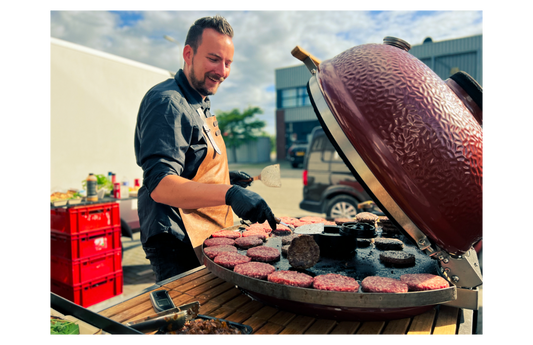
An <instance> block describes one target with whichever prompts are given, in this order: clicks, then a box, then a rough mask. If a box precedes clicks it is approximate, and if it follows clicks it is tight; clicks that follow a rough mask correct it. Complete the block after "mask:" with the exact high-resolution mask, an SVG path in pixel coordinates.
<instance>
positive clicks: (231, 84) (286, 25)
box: [51, 11, 482, 134]
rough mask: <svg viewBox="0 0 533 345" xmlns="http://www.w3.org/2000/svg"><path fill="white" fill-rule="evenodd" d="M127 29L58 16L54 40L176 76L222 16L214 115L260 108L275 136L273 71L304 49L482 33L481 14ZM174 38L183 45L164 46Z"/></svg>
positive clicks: (264, 16) (98, 16)
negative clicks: (191, 47) (196, 41)
mask: <svg viewBox="0 0 533 345" xmlns="http://www.w3.org/2000/svg"><path fill="white" fill-rule="evenodd" d="M140 14H141V19H139V20H136V21H135V20H134V21H132V22H128V21H126V22H123V21H122V20H121V17H120V15H119V14H118V13H117V12H107V11H78V12H69V11H59V12H52V15H51V36H52V37H56V38H60V39H64V40H67V41H70V42H74V43H77V44H81V45H84V46H88V47H90V48H94V49H98V50H102V51H105V52H108V53H111V54H115V55H118V56H122V57H125V58H128V59H132V60H135V61H140V62H143V63H146V64H149V65H153V66H156V67H160V68H165V69H168V70H170V71H173V72H175V71H176V70H177V69H178V68H179V67H180V62H181V57H180V56H181V49H182V48H183V42H184V40H185V36H186V33H187V30H188V28H189V27H190V26H191V24H192V23H193V21H194V20H195V19H197V18H200V17H203V16H208V15H209V16H210V15H214V14H220V15H222V16H224V17H226V18H227V19H228V21H229V22H230V24H231V25H232V26H233V28H234V31H235V37H234V39H233V41H234V45H235V56H234V63H233V65H232V71H231V74H230V77H229V78H228V79H227V80H226V81H225V82H224V83H223V84H222V86H221V87H220V89H219V91H218V93H217V95H215V96H212V97H211V99H212V103H213V109H215V110H222V111H228V110H231V109H233V108H239V109H244V108H246V107H248V106H259V107H261V108H262V109H263V111H264V114H263V115H261V116H260V118H261V119H263V120H265V121H267V123H268V128H267V130H268V131H269V132H271V133H272V134H273V133H274V127H275V123H274V118H275V115H274V112H275V93H274V92H273V91H270V92H269V91H267V89H268V88H269V87H270V90H272V86H273V85H274V70H275V69H276V68H280V67H286V66H293V65H297V64H299V63H301V62H300V61H298V60H296V59H295V58H294V57H292V55H291V53H290V52H291V50H292V49H293V48H294V47H295V46H296V45H300V46H302V47H303V48H304V49H306V50H307V51H309V52H310V53H311V54H313V55H315V56H316V57H317V58H319V59H322V60H324V59H328V58H331V57H333V56H335V55H337V54H339V53H341V52H343V51H345V50H346V49H349V48H351V47H353V46H356V45H360V44H366V43H381V42H382V40H383V37H385V36H395V37H399V38H402V39H404V40H406V41H407V42H409V43H411V44H412V45H415V44H421V43H422V41H423V39H424V38H426V37H428V36H431V37H432V38H433V40H434V41H439V40H444V39H452V38H459V37H464V36H470V35H475V34H481V33H482V18H481V17H482V14H481V12H480V11H447V12H426V13H423V14H421V13H415V12H410V11H383V12H364V11H210V12H206V11H146V12H141V13H140ZM164 35H168V36H171V37H173V38H174V39H175V40H176V41H178V43H179V45H176V44H174V43H172V42H169V41H167V40H165V39H164V38H163V36H164Z"/></svg>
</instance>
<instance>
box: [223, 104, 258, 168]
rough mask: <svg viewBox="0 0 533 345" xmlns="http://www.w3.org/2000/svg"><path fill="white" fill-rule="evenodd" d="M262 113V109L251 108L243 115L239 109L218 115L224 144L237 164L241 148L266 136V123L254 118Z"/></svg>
mask: <svg viewBox="0 0 533 345" xmlns="http://www.w3.org/2000/svg"><path fill="white" fill-rule="evenodd" d="M262 113H263V110H261V108H259V107H251V106H250V107H248V108H247V109H245V110H244V111H243V112H242V113H241V112H240V111H239V109H233V110H232V111H230V112H220V113H217V121H218V126H219V127H220V131H221V132H222V135H223V136H224V143H225V144H226V146H227V147H228V148H230V149H231V150H232V152H233V157H235V162H236V161H237V148H238V147H239V146H241V145H242V144H245V143H247V142H249V141H253V140H257V138H258V137H262V136H265V135H266V133H265V132H264V131H263V128H264V127H265V126H266V122H265V121H261V120H257V119H255V118H254V116H255V115H256V114H262Z"/></svg>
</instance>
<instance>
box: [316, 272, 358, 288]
mask: <svg viewBox="0 0 533 345" xmlns="http://www.w3.org/2000/svg"><path fill="white" fill-rule="evenodd" d="M313 287H314V288H315V289H318V290H329V291H347V292H354V291H357V290H359V283H358V282H357V281H356V280H355V279H354V278H352V277H346V276H343V275H340V274H336V273H327V274H322V275H319V276H316V277H315V278H314V279H313Z"/></svg>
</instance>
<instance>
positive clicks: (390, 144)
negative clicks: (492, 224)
mask: <svg viewBox="0 0 533 345" xmlns="http://www.w3.org/2000/svg"><path fill="white" fill-rule="evenodd" d="M409 48H410V46H409V44H408V43H406V42H404V41H402V40H399V39H394V38H386V39H385V43H384V44H365V45H361V46H356V47H353V48H351V49H349V50H346V51H345V52H343V53H341V54H339V55H337V56H335V57H334V58H332V59H329V60H326V61H323V62H321V63H320V66H319V67H320V70H319V71H316V72H315V73H314V75H313V77H311V79H310V81H309V85H308V88H309V95H310V98H311V101H312V104H313V106H314V109H315V112H316V114H317V116H318V118H319V120H320V122H321V124H322V127H323V128H324V130H325V131H326V133H327V134H328V136H329V137H330V140H331V141H332V142H333V144H334V145H335V146H336V148H337V150H338V151H339V154H340V155H341V156H343V159H344V160H345V162H346V164H347V165H348V167H350V168H351V170H352V172H353V173H354V175H356V177H358V179H359V180H360V182H362V184H363V185H364V186H365V187H366V188H367V190H368V191H369V192H370V194H371V195H373V197H374V200H375V201H376V202H377V203H378V204H379V205H380V206H381V207H382V208H383V209H384V210H385V212H386V213H387V215H389V217H391V218H392V219H393V221H395V222H396V223H397V225H399V226H401V227H402V228H403V229H404V230H405V231H406V232H408V233H409V234H410V235H412V236H411V237H413V234H414V237H415V240H418V238H419V237H421V236H418V234H422V233H423V234H425V236H427V237H428V238H429V239H430V240H431V241H432V242H433V243H434V244H436V245H437V246H439V247H440V248H442V249H444V250H445V251H446V252H448V253H451V254H457V255H460V254H462V253H465V252H467V251H468V250H469V249H470V248H471V247H472V245H473V244H475V243H476V242H478V241H479V240H480V239H481V237H482V177H483V131H482V128H481V125H480V124H479V123H478V121H476V118H475V117H474V116H473V114H472V113H471V111H470V110H469V109H468V108H467V106H465V104H464V103H463V101H462V100H461V99H460V98H459V97H458V96H457V95H456V94H455V93H454V91H453V90H452V89H451V88H450V87H449V86H448V85H447V84H446V83H445V82H444V81H443V80H442V79H440V78H439V77H438V76H437V75H436V74H435V73H434V72H433V71H432V70H431V69H430V68H429V67H428V66H426V65H425V64H424V63H423V62H421V61H420V60H418V59H417V58H416V57H414V56H413V55H411V54H410V53H409V52H408V49H409ZM422 237H424V236H423V235H422ZM423 241H424V238H420V242H423Z"/></svg>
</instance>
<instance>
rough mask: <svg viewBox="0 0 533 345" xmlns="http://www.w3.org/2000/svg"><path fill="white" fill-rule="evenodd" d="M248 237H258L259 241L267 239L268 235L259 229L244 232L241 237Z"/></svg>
mask: <svg viewBox="0 0 533 345" xmlns="http://www.w3.org/2000/svg"><path fill="white" fill-rule="evenodd" d="M249 236H258V237H260V238H261V239H263V240H265V239H266V238H267V237H268V234H267V233H266V232H265V231H264V230H261V229H252V230H246V231H244V232H243V233H242V237H249Z"/></svg>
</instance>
